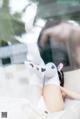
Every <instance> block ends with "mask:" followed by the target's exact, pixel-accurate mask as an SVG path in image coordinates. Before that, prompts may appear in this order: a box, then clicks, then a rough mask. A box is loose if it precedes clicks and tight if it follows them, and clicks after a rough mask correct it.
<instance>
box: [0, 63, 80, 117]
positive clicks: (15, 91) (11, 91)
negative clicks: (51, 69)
mask: <svg viewBox="0 0 80 119" xmlns="http://www.w3.org/2000/svg"><path fill="white" fill-rule="evenodd" d="M79 74H80V70H75V71H71V72H65V85H64V86H65V87H66V88H67V89H71V90H74V91H78V92H80V75H79ZM34 78H35V75H33V73H32V72H30V71H29V70H28V68H27V67H26V66H25V65H23V64H20V65H11V66H7V67H0V113H2V112H8V116H9V117H8V119H13V117H14V119H18V118H19V119H43V118H44V116H43V115H41V114H39V113H38V112H37V110H36V108H34V107H35V106H36V104H37V103H38V100H39V98H40V96H39V93H38V90H37V86H32V85H31V80H33V79H34ZM28 101H30V102H31V103H29V102H28ZM24 105H25V106H24ZM11 115H14V116H13V117H12V116H11ZM20 115H21V116H20ZM22 117H23V118H22ZM45 118H46V117H45ZM47 118H48V119H53V118H55V119H67V118H69V119H80V101H77V100H68V99H67V100H66V101H65V109H64V111H61V112H55V113H50V114H48V116H47Z"/></svg>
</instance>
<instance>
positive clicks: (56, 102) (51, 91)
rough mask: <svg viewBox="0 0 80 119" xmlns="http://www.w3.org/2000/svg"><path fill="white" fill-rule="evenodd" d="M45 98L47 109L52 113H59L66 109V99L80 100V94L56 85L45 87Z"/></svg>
mask: <svg viewBox="0 0 80 119" xmlns="http://www.w3.org/2000/svg"><path fill="white" fill-rule="evenodd" d="M42 91H43V93H42V94H43V98H44V101H45V104H46V107H47V109H48V110H49V111H50V112H57V111H61V110H63V109H64V98H71V99H76V100H80V93H77V92H74V91H71V90H67V89H65V88H64V87H61V86H60V87H59V86H57V85H54V84H50V85H47V86H44V88H43V90H42Z"/></svg>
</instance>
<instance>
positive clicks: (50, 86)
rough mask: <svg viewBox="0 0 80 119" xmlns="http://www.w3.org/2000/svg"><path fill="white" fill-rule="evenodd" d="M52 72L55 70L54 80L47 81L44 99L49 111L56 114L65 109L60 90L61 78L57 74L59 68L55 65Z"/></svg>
mask: <svg viewBox="0 0 80 119" xmlns="http://www.w3.org/2000/svg"><path fill="white" fill-rule="evenodd" d="M51 68H52V69H51V70H53V72H52V73H53V76H52V78H49V79H47V77H46V76H45V77H46V79H45V85H44V88H43V98H44V102H45V104H46V107H47V109H48V110H49V111H50V112H56V111H60V110H62V109H63V105H64V103H63V99H62V94H61V90H60V82H59V77H58V73H57V68H56V66H55V65H54V67H53V66H51Z"/></svg>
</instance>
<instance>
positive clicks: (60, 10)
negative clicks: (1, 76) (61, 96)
mask: <svg viewBox="0 0 80 119" xmlns="http://www.w3.org/2000/svg"><path fill="white" fill-rule="evenodd" d="M79 14H80V0H20V1H19V0H0V65H1V66H7V65H10V64H19V63H21V64H23V63H25V61H26V60H27V59H29V60H33V62H35V63H43V61H42V59H41V57H40V55H41V56H42V55H44V54H45V53H43V54H40V53H39V47H38V45H37V41H38V37H39V35H40V33H41V31H42V30H43V28H44V27H45V26H46V25H47V23H48V25H49V24H51V23H53V21H54V20H56V19H57V20H66V21H67V20H70V22H71V23H73V24H76V25H78V26H79V22H80V15H79ZM45 28H46V27H45ZM65 30H66V29H65ZM74 37H75V36H74ZM79 39H80V38H79V37H78V43H74V44H77V46H78V48H77V49H78V52H77V55H75V56H74V53H75V52H74V50H73V49H74V48H73V47H76V46H74V45H71V44H72V43H71V42H70V41H69V42H68V43H67V47H66V49H65V46H63V45H62V44H58V43H56V42H55V41H53V43H51V44H53V45H52V46H50V48H51V50H52V54H51V55H52V60H51V61H53V62H54V63H55V64H56V65H58V64H59V62H63V63H64V64H65V68H64V70H73V69H76V68H79V66H80V55H79V50H80V42H79ZM76 42H77V40H76ZM33 49H34V50H33ZM56 54H57V55H56ZM49 55H50V53H49V52H47V56H49ZM42 57H43V56H42ZM45 57H46V55H44V57H43V60H44V61H45V62H46V60H48V58H49V57H47V59H45ZM74 57H78V59H77V60H76V59H75V58H74Z"/></svg>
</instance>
